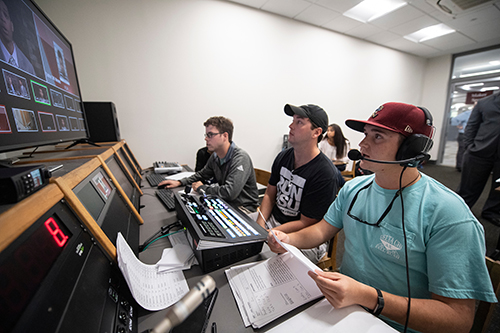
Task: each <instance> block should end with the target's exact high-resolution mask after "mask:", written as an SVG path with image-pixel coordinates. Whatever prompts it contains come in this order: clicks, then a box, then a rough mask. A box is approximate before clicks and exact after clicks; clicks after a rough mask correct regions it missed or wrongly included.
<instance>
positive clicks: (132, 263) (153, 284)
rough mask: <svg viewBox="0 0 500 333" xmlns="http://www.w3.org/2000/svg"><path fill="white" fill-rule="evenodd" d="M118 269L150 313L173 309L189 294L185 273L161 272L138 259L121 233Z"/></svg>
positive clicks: (117, 243)
mask: <svg viewBox="0 0 500 333" xmlns="http://www.w3.org/2000/svg"><path fill="white" fill-rule="evenodd" d="M116 252H117V259H118V266H119V267H120V270H121V271H122V273H123V276H124V277H125V280H126V281H127V285H128V287H129V288H130V291H131V292H132V296H134V299H135V300H136V301H137V303H138V304H139V305H140V306H142V307H143V308H144V309H146V310H151V311H156V310H161V309H165V308H167V307H169V306H170V305H172V304H174V303H175V302H177V301H178V300H180V299H181V298H182V297H183V296H184V295H185V294H187V292H188V291H189V287H188V284H187V282H186V279H185V278H184V274H183V273H182V271H178V272H165V273H159V272H157V270H156V265H146V264H144V263H142V262H141V261H140V260H139V259H137V257H136V256H135V254H134V252H132V249H131V248H130V246H129V245H128V243H127V241H126V240H125V239H124V238H123V236H122V234H121V233H120V232H119V233H118V237H117V238H116Z"/></svg>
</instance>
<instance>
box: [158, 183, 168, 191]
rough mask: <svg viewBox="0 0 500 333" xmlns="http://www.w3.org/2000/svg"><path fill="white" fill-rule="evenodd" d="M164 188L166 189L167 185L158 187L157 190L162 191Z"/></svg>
mask: <svg viewBox="0 0 500 333" xmlns="http://www.w3.org/2000/svg"><path fill="white" fill-rule="evenodd" d="M165 187H167V184H162V185H158V189H159V190H163V189H164V188H165Z"/></svg>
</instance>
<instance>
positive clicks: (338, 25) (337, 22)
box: [323, 15, 363, 33]
mask: <svg viewBox="0 0 500 333" xmlns="http://www.w3.org/2000/svg"><path fill="white" fill-rule="evenodd" d="M360 25H363V23H361V22H359V21H356V20H353V19H351V18H349V17H346V16H343V15H340V16H338V17H336V18H334V19H333V20H332V21H330V22H328V23H326V24H324V25H323V27H324V28H326V29H330V30H333V31H338V32H342V33H344V32H346V31H347V30H350V29H353V28H356V27H359V26H360Z"/></svg>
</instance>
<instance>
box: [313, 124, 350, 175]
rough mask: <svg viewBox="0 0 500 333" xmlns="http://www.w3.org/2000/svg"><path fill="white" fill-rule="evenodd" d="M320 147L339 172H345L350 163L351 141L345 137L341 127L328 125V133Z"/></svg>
mask: <svg viewBox="0 0 500 333" xmlns="http://www.w3.org/2000/svg"><path fill="white" fill-rule="evenodd" d="M318 147H319V149H320V150H321V151H322V152H323V153H324V154H325V155H326V156H327V157H328V158H329V159H330V160H332V162H333V164H335V166H336V167H337V169H339V171H344V170H345V167H346V165H347V162H349V159H348V158H347V153H348V152H349V148H350V147H349V140H347V139H346V138H345V137H344V134H343V133H342V129H341V128H340V126H339V125H337V124H330V125H328V131H327V132H326V135H325V137H324V138H323V140H321V141H320V143H319V145H318Z"/></svg>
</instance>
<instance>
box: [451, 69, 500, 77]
mask: <svg viewBox="0 0 500 333" xmlns="http://www.w3.org/2000/svg"><path fill="white" fill-rule="evenodd" d="M494 73H500V69H494V70H491V71H484V72H475V73H470V74H462V75H460V76H459V77H460V78H462V77H471V76H478V75H486V74H494Z"/></svg>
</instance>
